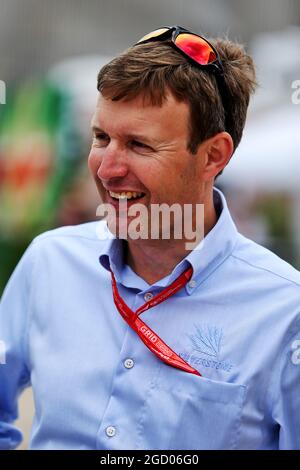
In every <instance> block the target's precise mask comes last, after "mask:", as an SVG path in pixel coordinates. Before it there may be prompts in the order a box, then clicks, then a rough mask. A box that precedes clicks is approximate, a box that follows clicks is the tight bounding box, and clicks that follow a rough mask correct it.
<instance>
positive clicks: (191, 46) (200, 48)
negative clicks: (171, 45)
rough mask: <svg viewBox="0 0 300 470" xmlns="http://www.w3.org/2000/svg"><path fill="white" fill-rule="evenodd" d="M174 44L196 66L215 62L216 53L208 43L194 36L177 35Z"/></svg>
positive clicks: (186, 34) (187, 34)
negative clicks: (194, 62)
mask: <svg viewBox="0 0 300 470" xmlns="http://www.w3.org/2000/svg"><path fill="white" fill-rule="evenodd" d="M175 44H176V46H177V47H178V48H179V49H181V50H182V51H183V52H185V54H187V55H188V56H189V57H190V58H191V59H193V60H195V61H196V62H197V63H198V64H201V65H207V64H211V63H212V62H215V61H216V60H217V56H216V53H215V51H214V50H213V49H212V47H211V46H210V45H209V44H208V42H206V41H205V39H202V38H200V37H199V36H195V35H194V34H190V33H181V34H179V35H178V36H177V38H176V39H175Z"/></svg>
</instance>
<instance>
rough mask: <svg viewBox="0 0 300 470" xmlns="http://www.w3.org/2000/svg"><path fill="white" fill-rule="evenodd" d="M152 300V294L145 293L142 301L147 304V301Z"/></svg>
mask: <svg viewBox="0 0 300 470" xmlns="http://www.w3.org/2000/svg"><path fill="white" fill-rule="evenodd" d="M151 299H153V294H152V292H146V294H145V295H144V300H145V301H146V302H149V300H151Z"/></svg>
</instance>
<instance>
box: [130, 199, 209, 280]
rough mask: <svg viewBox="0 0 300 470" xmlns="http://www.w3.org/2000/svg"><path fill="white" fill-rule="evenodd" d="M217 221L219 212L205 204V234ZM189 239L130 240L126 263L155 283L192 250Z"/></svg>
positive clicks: (141, 275)
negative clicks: (187, 246) (189, 248)
mask: <svg viewBox="0 0 300 470" xmlns="http://www.w3.org/2000/svg"><path fill="white" fill-rule="evenodd" d="M216 222H217V214H216V210H215V207H214V204H213V200H211V205H209V207H207V206H206V205H205V218H204V236H205V235H207V233H208V232H209V231H210V230H211V229H212V228H213V227H214V225H215V224H216ZM186 242H188V240H186V239H183V240H174V239H173V240H128V243H127V250H126V255H125V260H126V263H127V264H128V265H129V266H130V267H131V269H132V270H133V271H134V272H135V273H136V274H138V275H139V276H140V277H141V278H142V279H144V280H145V281H146V282H147V283H148V284H150V285H151V284H154V283H155V282H157V281H158V280H160V279H162V278H164V277H165V276H167V275H168V274H170V273H171V272H172V270H173V269H174V268H175V266H176V265H177V264H178V263H179V262H180V261H181V260H182V259H184V258H185V257H186V256H187V255H188V254H189V253H190V252H191V251H192V250H187V249H186Z"/></svg>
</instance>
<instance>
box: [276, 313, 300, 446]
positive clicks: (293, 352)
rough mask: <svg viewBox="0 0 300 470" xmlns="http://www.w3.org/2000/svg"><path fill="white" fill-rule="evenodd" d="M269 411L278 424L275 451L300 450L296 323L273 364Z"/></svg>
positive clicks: (299, 331) (299, 359) (299, 336)
mask: <svg viewBox="0 0 300 470" xmlns="http://www.w3.org/2000/svg"><path fill="white" fill-rule="evenodd" d="M273 377H274V380H273V381H272V382H271V392H272V395H273V406H272V414H273V418H274V419H275V421H276V422H277V423H278V424H279V450H296V449H300V412H299V410H300V325H299V321H298V322H297V323H296V325H295V327H294V328H293V331H292V333H291V334H289V335H288V339H287V341H285V345H284V347H283V350H282V352H281V356H280V358H279V367H278V366H275V367H274V372H273Z"/></svg>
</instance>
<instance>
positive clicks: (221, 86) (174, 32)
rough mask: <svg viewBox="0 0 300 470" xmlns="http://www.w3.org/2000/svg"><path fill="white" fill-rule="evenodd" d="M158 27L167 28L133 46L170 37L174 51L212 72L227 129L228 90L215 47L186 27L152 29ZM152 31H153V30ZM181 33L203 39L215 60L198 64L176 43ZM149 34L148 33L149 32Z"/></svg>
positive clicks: (164, 27)
mask: <svg viewBox="0 0 300 470" xmlns="http://www.w3.org/2000/svg"><path fill="white" fill-rule="evenodd" d="M160 29H167V30H166V31H164V32H162V33H161V34H159V35H158V36H153V37H150V38H147V39H144V40H140V41H138V42H137V43H135V44H134V46H138V45H139V44H146V43H148V42H156V41H167V40H168V39H170V42H169V44H170V46H171V47H173V48H174V49H175V50H176V51H178V52H179V53H181V54H182V55H183V56H184V57H185V59H187V60H188V61H189V62H190V63H191V64H192V65H195V66H197V67H199V68H200V69H201V70H206V71H208V72H212V73H213V74H214V76H215V78H216V82H217V87H218V90H219V93H220V97H221V101H222V105H223V109H224V114H225V130H226V129H227V115H228V101H229V98H228V90H227V86H226V84H225V79H224V69H223V64H222V61H221V58H220V56H219V54H218V51H217V50H216V49H215V47H214V46H213V45H212V44H211V43H210V42H209V41H208V40H207V39H206V38H205V37H203V36H200V35H199V34H196V33H193V32H192V31H189V30H188V29H186V28H183V27H181V26H161V27H160V28H157V29H156V30H154V31H159V30H160ZM154 31H153V32H154ZM181 33H186V34H191V35H192V36H197V37H199V38H201V39H203V41H205V42H206V43H207V44H208V45H209V46H210V47H211V48H212V50H213V51H214V53H215V55H216V60H215V61H213V62H210V63H208V64H200V63H199V62H197V61H196V60H195V59H193V58H192V57H190V56H189V55H188V54H187V53H186V52H184V51H183V50H182V49H181V48H180V47H179V46H177V45H176V42H175V41H176V38H177V36H179V34H181ZM149 34H150V33H149Z"/></svg>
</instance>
